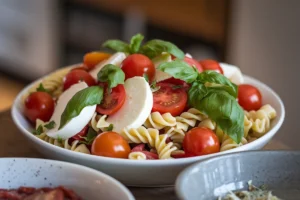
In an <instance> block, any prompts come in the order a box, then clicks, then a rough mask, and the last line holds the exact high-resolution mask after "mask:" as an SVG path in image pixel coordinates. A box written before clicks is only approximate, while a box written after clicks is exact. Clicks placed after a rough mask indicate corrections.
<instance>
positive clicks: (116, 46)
mask: <svg viewBox="0 0 300 200" xmlns="http://www.w3.org/2000/svg"><path fill="white" fill-rule="evenodd" d="M102 46H103V47H106V48H109V49H111V50H113V51H116V52H124V53H130V48H129V45H128V44H127V43H125V42H123V41H121V40H107V41H106V42H104V43H103V45H102Z"/></svg>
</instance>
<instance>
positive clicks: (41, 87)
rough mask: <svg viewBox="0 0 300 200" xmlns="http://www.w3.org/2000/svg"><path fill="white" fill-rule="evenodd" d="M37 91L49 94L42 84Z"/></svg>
mask: <svg viewBox="0 0 300 200" xmlns="http://www.w3.org/2000/svg"><path fill="white" fill-rule="evenodd" d="M36 91H37V92H47V93H49V91H48V90H46V89H45V88H44V86H43V84H42V83H40V85H39V87H38V88H36Z"/></svg>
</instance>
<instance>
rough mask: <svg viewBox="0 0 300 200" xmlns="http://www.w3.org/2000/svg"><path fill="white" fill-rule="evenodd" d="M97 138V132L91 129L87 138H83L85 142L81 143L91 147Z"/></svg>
mask: <svg viewBox="0 0 300 200" xmlns="http://www.w3.org/2000/svg"><path fill="white" fill-rule="evenodd" d="M96 137H97V132H96V131H95V130H94V129H93V128H92V127H89V129H88V133H87V135H86V137H81V138H83V139H84V140H83V141H82V140H81V141H80V143H83V144H86V145H91V144H92V143H93V141H94V139H95V138H96Z"/></svg>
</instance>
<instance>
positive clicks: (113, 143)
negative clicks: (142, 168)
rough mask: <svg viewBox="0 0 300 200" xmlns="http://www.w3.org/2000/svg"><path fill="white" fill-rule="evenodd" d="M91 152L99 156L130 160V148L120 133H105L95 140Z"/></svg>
mask: <svg viewBox="0 0 300 200" xmlns="http://www.w3.org/2000/svg"><path fill="white" fill-rule="evenodd" d="M91 150H92V154H93V155H97V156H105V157H113V158H128V154H129V153H130V146H129V144H128V142H127V141H126V140H125V139H124V138H123V137H122V136H121V135H119V134H118V133H116V132H104V133H101V134H99V135H98V136H97V137H96V138H95V140H94V141H93V144H92V149H91Z"/></svg>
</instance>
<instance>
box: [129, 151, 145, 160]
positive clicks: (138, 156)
mask: <svg viewBox="0 0 300 200" xmlns="http://www.w3.org/2000/svg"><path fill="white" fill-rule="evenodd" d="M128 158H129V159H130V160H147V157H146V155H145V154H144V153H143V152H131V153H130V154H129V155H128Z"/></svg>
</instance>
